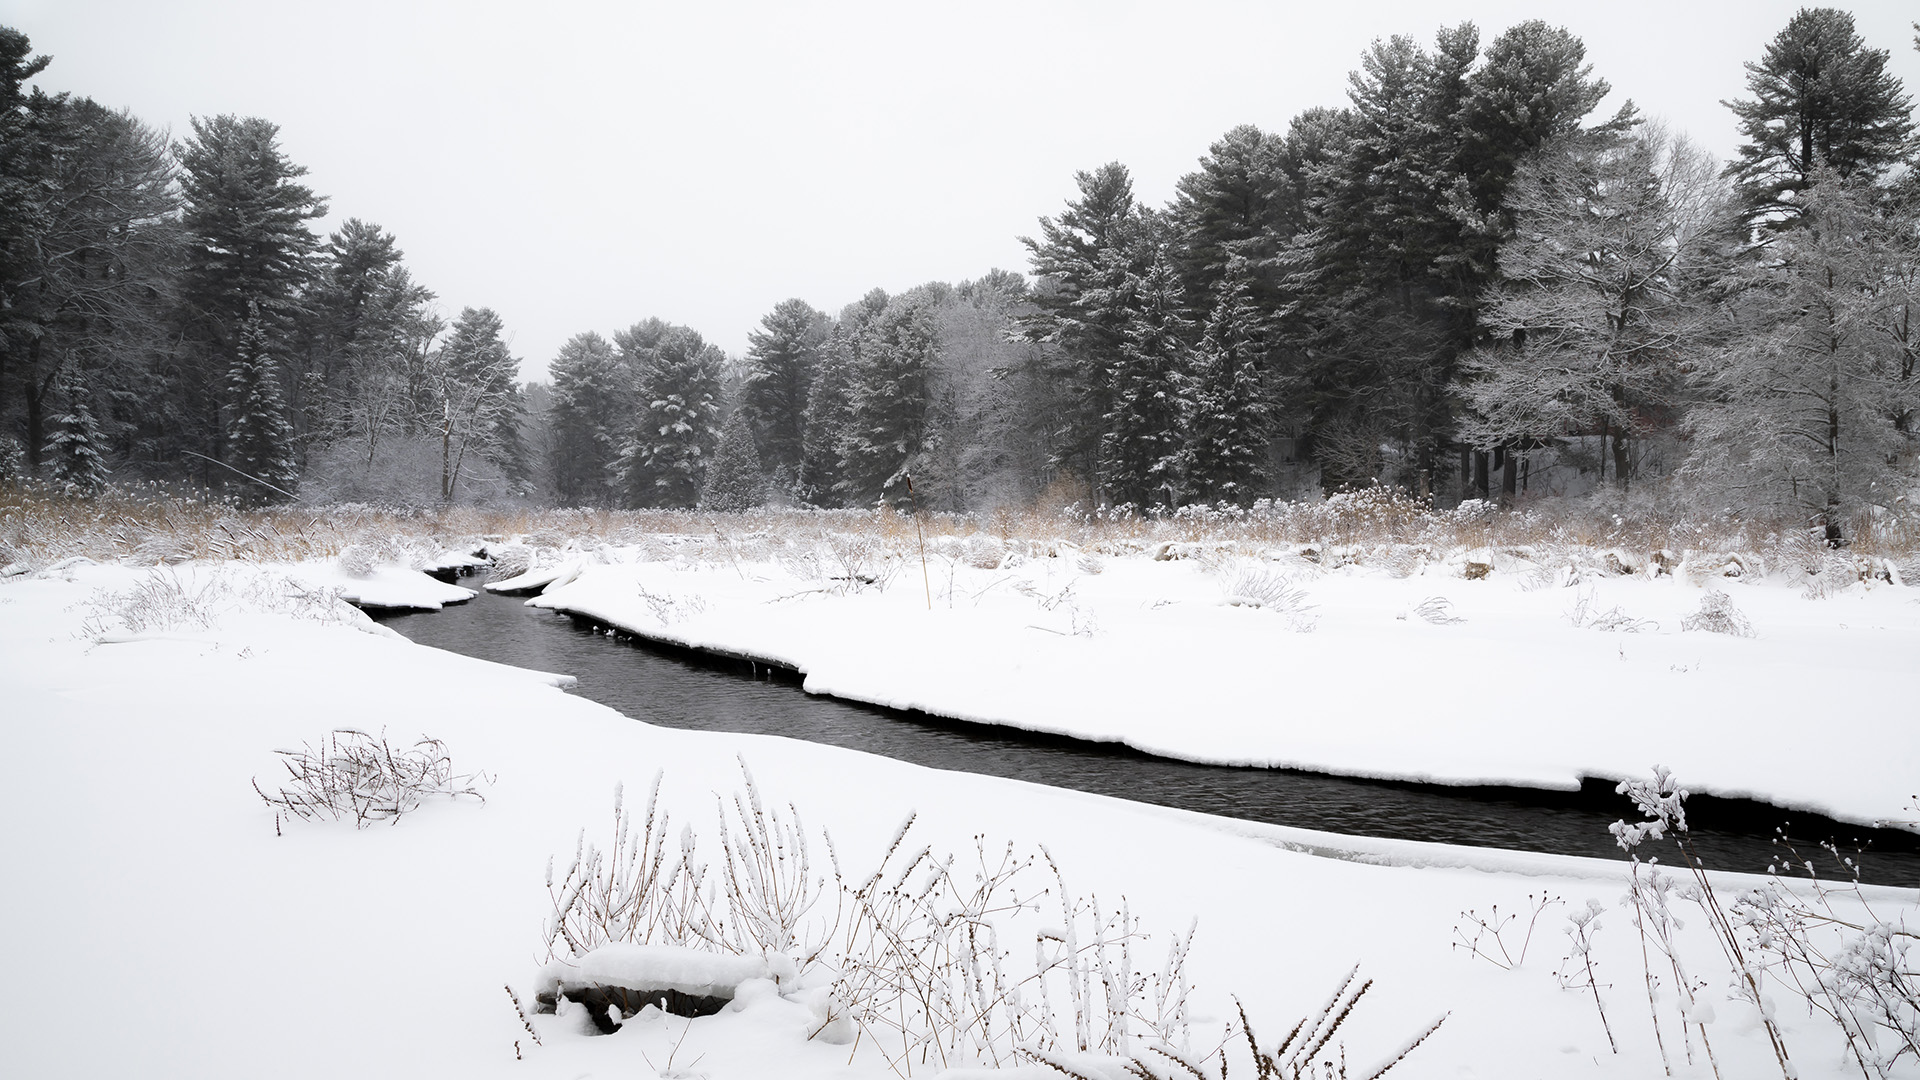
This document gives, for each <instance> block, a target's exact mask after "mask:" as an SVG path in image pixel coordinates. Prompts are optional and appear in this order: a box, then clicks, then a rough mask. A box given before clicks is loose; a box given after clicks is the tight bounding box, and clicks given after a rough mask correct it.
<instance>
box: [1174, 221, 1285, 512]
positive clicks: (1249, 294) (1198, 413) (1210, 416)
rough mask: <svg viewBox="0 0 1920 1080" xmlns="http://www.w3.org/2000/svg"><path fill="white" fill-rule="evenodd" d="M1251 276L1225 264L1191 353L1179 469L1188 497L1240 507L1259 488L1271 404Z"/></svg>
mask: <svg viewBox="0 0 1920 1080" xmlns="http://www.w3.org/2000/svg"><path fill="white" fill-rule="evenodd" d="M1251 278H1252V273H1251V270H1250V268H1249V267H1248V266H1247V265H1246V264H1245V263H1244V262H1242V261H1240V260H1238V259H1236V260H1234V261H1232V262H1231V263H1229V264H1228V266H1227V269H1226V274H1225V276H1224V277H1223V278H1222V279H1221V282H1220V285H1219V287H1218V288H1217V290H1216V296H1217V298H1216V300H1215V301H1214V305H1213V313H1212V315H1211V317H1210V318H1209V319H1208V320H1207V328H1206V332H1205V334H1204V335H1202V337H1201V340H1200V346H1199V348H1198V350H1197V351H1196V355H1195V360H1194V372H1193V377H1192V387H1191V390H1190V391H1189V401H1188V408H1189V410H1190V412H1189V415H1188V417H1187V419H1186V423H1185V425H1184V429H1185V431H1186V446H1185V447H1184V449H1183V453H1182V462H1183V466H1182V470H1181V471H1182V472H1183V473H1184V475H1185V479H1186V486H1187V493H1188V497H1189V498H1190V499H1193V500H1195V501H1200V502H1230V503H1236V504H1239V505H1242V506H1245V505H1247V504H1249V503H1251V502H1253V500H1254V499H1256V498H1258V497H1259V495H1260V494H1261V482H1262V481H1263V480H1264V478H1265V465H1266V448H1267V437H1268V431H1269V426H1268V425H1269V414H1270V412H1271V409H1270V406H1269V403H1268V400H1267V388H1266V385H1265V381H1264V380H1263V379H1262V377H1261V363H1260V360H1261V356H1262V354H1263V352H1264V343H1263V341H1262V324H1263V323H1264V321H1265V319H1264V317H1263V316H1262V313H1261V312H1260V310H1259V308H1258V307H1257V306H1256V305H1255V303H1254V299H1253V287H1252V282H1251Z"/></svg>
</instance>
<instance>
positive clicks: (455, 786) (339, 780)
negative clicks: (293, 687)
mask: <svg viewBox="0 0 1920 1080" xmlns="http://www.w3.org/2000/svg"><path fill="white" fill-rule="evenodd" d="M274 753H276V754H279V755H280V763H281V764H282V765H283V766H285V768H286V770H287V779H286V780H284V781H282V783H283V784H285V785H287V786H284V787H282V788H280V790H279V791H277V792H275V793H273V794H271V795H269V794H268V793H267V792H266V791H265V789H263V788H261V786H260V781H259V779H258V778H255V779H254V781H253V790H254V791H255V792H256V793H258V794H259V796H260V797H261V798H262V799H264V800H266V803H267V805H268V806H271V807H273V809H274V815H273V827H274V831H275V832H279V831H280V828H281V821H282V819H283V818H285V819H287V820H291V819H293V818H300V819H302V820H314V819H317V818H328V819H331V820H334V821H338V820H340V819H342V818H351V819H353V825H354V828H356V829H363V828H365V827H366V826H368V825H369V824H372V823H373V822H376V821H386V822H389V823H397V822H398V821H399V820H400V818H401V817H402V816H404V815H405V814H408V813H410V812H412V811H414V810H417V809H419V808H420V806H421V805H422V804H424V803H425V802H426V801H427V800H428V799H431V798H434V797H435V796H446V797H448V798H459V797H461V796H471V797H473V798H475V799H479V800H480V801H481V802H485V801H486V799H485V798H484V797H483V796H482V795H481V794H480V792H479V790H478V789H477V788H476V787H475V781H479V780H484V777H482V776H481V774H479V773H467V774H464V775H456V774H455V773H454V771H453V759H452V758H450V757H449V756H448V755H447V747H446V744H445V743H442V742H441V741H440V740H439V739H431V738H421V739H420V740H418V741H416V742H415V743H414V744H413V746H412V747H411V748H409V749H403V750H395V749H394V748H393V747H392V746H391V745H389V744H388V742H387V739H386V736H385V735H384V734H383V735H380V736H378V737H376V736H373V735H369V734H367V733H366V732H364V731H359V730H356V729H354V728H336V729H335V730H334V731H333V732H332V733H331V734H329V735H328V736H327V738H326V739H325V740H323V741H321V742H320V743H319V744H318V745H313V744H303V745H302V746H301V747H300V748H299V749H297V750H276V751H274Z"/></svg>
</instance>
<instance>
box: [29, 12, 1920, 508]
mask: <svg viewBox="0 0 1920 1080" xmlns="http://www.w3.org/2000/svg"><path fill="white" fill-rule="evenodd" d="M6 33H7V34H8V35H9V36H7V37H5V38H4V55H3V56H0V65H3V66H4V68H5V71H6V73H7V74H6V76H5V79H6V80H7V81H5V82H4V83H0V92H5V93H6V94H7V95H8V96H7V98H6V100H5V101H4V102H0V106H4V115H0V138H3V139H4V142H0V185H4V186H3V187H0V199H3V200H4V204H3V205H0V211H4V221H5V223H6V224H5V234H4V235H3V236H0V260H4V261H3V262H0V305H4V306H3V307H0V318H4V319H5V325H4V333H3V334H0V364H3V365H4V366H3V367H0V394H4V395H5V396H4V398H0V419H3V420H4V421H5V423H6V428H5V429H4V430H5V431H6V433H7V434H6V435H5V436H4V438H7V439H10V440H11V441H12V443H13V446H14V448H15V449H14V450H13V452H12V454H13V458H14V459H16V460H15V461H14V463H13V464H12V465H11V466H10V467H11V468H14V469H16V470H21V471H30V472H35V473H38V474H41V475H46V476H52V477H55V478H58V479H60V480H61V481H62V482H66V483H71V484H74V485H76V486H79V487H81V488H85V487H87V486H89V485H92V484H97V483H99V482H101V480H102V478H104V476H105V475H106V474H107V472H108V470H111V471H112V473H113V475H115V476H116V477H117V476H120V475H121V474H122V473H123V471H125V472H127V473H130V474H131V475H135V476H146V475H152V476H165V477H171V478H176V479H190V480H193V481H196V482H202V483H207V484H209V485H222V484H230V485H231V486H232V488H233V490H236V491H239V492H242V493H243V494H245V495H246V496H247V497H250V498H264V497H283V496H281V495H279V494H276V493H277V492H288V491H294V490H296V485H304V487H302V488H299V490H302V492H303V494H306V495H307V496H308V497H323V496H324V497H329V498H373V497H379V498H389V499H404V500H413V501H419V500H424V499H454V498H466V499H503V498H515V499H524V500H529V501H538V502H557V503H561V504H568V505H595V506H664V507H686V506H705V507H711V508H717V509H724V508H734V507H740V506H747V505H756V504H760V503H765V502H780V503H790V504H803V505H819V506H840V505H851V506H859V505H871V504H872V503H873V502H874V501H875V500H889V501H893V502H897V503H901V504H905V503H907V502H909V501H911V502H914V503H916V504H917V505H919V506H921V507H925V508H938V509H973V508H980V507H985V506H990V505H995V504H1000V503H1026V502H1030V501H1032V500H1034V499H1036V498H1038V497H1040V496H1041V495H1042V493H1043V492H1046V491H1048V490H1049V489H1051V490H1053V491H1055V492H1057V493H1059V495H1060V497H1062V498H1072V499H1078V500H1080V501H1082V502H1083V503H1086V504H1089V505H1092V504H1102V503H1104V504H1109V505H1111V504H1130V505H1132V506H1135V507H1137V508H1142V509H1145V508H1151V507H1155V506H1165V507H1177V506H1180V505H1185V504H1190V503H1195V502H1205V503H1218V502H1228V503H1235V504H1242V505H1244V504H1248V503H1251V502H1253V501H1255V500H1258V499H1261V498H1268V497H1296V496H1300V495H1304V494H1308V493H1310V492H1312V491H1314V490H1335V489H1338V488H1341V487H1348V486H1366V485H1370V484H1375V483H1382V484H1390V485H1394V486H1397V487H1400V488H1403V489H1405V490H1407V491H1409V492H1412V493H1414V494H1416V495H1421V496H1430V497H1434V498H1438V499H1443V500H1453V499H1461V498H1469V497H1475V496H1480V497H1498V496H1503V495H1504V496H1518V495H1522V494H1530V493H1534V492H1539V491H1543V490H1550V491H1560V490H1568V489H1579V488H1582V487H1591V486H1594V485H1596V484H1608V485H1616V486H1619V487H1628V486H1633V485H1638V484H1639V483H1640V482H1641V481H1642V480H1644V479H1652V478H1656V477H1657V478H1661V479H1662V480H1663V482H1670V483H1671V484H1672V485H1673V488H1672V490H1676V491H1683V492H1685V493H1687V494H1688V496H1689V497H1691V498H1695V499H1699V500H1712V502H1711V504H1710V505H1714V506H1716V507H1717V506H1728V505H1731V506H1737V507H1739V508H1742V509H1746V510H1767V511H1773V512H1786V513H1791V514H1799V515H1803V516H1806V517H1808V518H1811V519H1816V520H1819V521H1821V522H1823V523H1825V524H1827V525H1829V526H1830V527H1832V528H1835V529H1837V528H1839V527H1840V525H1841V523H1842V522H1843V521H1845V520H1846V519H1848V518H1850V517H1851V516H1853V515H1854V514H1856V513H1858V512H1861V511H1862V510H1864V509H1867V508H1870V507H1875V506H1879V507H1894V506H1896V505H1902V500H1903V498H1904V497H1905V496H1906V495H1907V494H1908V493H1909V492H1910V490H1911V489H1912V486H1913V483H1914V466H1915V449H1916V447H1915V439H1916V437H1917V436H1916V410H1920V378H1917V377H1916V360H1917V359H1920V352H1917V349H1920V344H1917V342H1916V334H1920V331H1917V330H1916V328H1915V327H1914V326H1913V320H1912V313H1913V308H1914V306H1915V300H1916V295H1915V294H1916V292H1917V291H1920V179H1916V170H1915V161H1916V156H1917V155H1920V147H1917V145H1916V140H1915V137H1914V134H1915V128H1914V120H1913V113H1912V101H1911V99H1910V98H1909V97H1908V96H1907V95H1906V94H1905V93H1904V91H1903V88H1902V87H1901V86H1900V84H1899V82H1898V80H1897V79H1895V78H1894V77H1893V76H1892V75H1891V74H1890V73H1889V72H1888V71H1887V60H1888V53H1887V52H1886V51H1885V50H1884V49H1876V48H1873V47H1870V46H1869V45H1868V43H1866V42H1865V41H1863V40H1862V39H1861V38H1860V36H1859V35H1858V33H1857V32H1856V30H1855V27H1854V23H1853V20H1852V18H1851V17H1850V16H1849V15H1847V14H1846V13H1844V12H1841V11H1838V10H1834V9H1826V8H1816V9H1804V10H1802V11H1800V12H1799V13H1798V14H1796V15H1795V16H1794V17H1793V19H1792V20H1791V21H1790V22H1789V23H1788V25H1787V26H1786V27H1785V28H1784V29H1782V30H1781V31H1780V32H1779V34H1778V35H1777V36H1776V37H1775V38H1774V39H1773V41H1772V42H1771V43H1770V44H1769V45H1768V46H1767V48H1766V50H1765V52H1764V54H1763V55H1762V56H1760V57H1759V58H1757V59H1756V60H1755V61H1753V62H1751V63H1749V64H1748V65H1747V88H1748V95H1747V96H1746V97H1744V98H1742V99H1740V100H1737V101H1734V102H1731V103H1729V106H1730V108H1731V109H1732V111H1733V113H1734V116H1735V118H1736V120H1737V122H1738V124H1739V127H1740V130H1741V133H1742V135H1743V138H1744V140H1745V142H1744V145H1743V146H1742V147H1741V149H1740V151H1739V153H1738V155H1737V156H1736V158H1735V159H1734V160H1733V161H1731V162H1724V163H1723V162H1718V161H1714V160H1712V159H1711V157H1710V156H1709V155H1707V154H1705V153H1704V152H1702V151H1701V150H1699V149H1697V148H1696V147H1694V146H1692V145H1691V144H1689V143H1688V142H1687V140H1686V139H1685V138H1684V136H1682V135H1679V134H1678V133H1672V132H1667V131H1663V130H1660V129H1659V128H1658V127H1657V125H1654V124H1650V123H1648V122H1645V121H1644V120H1643V119H1642V118H1641V117H1640V116H1639V115H1638V113H1637V111H1636V110H1635V108H1634V107H1633V105H1631V104H1628V105H1626V106H1624V107H1623V108H1621V109H1619V110H1618V111H1616V112H1615V113H1613V114H1612V115H1609V116H1599V115H1596V114H1595V110H1596V108H1597V107H1598V105H1599V103H1600V102H1601V100H1602V99H1603V98H1605V97H1606V95H1607V93H1608V89H1609V88H1608V86H1607V84H1606V82H1605V81H1604V80H1602V79H1600V78H1598V77H1597V76H1595V74H1594V73H1593V71H1592V69H1591V66H1590V65H1588V64H1587V63H1586V61H1585V49H1584V46H1583V45H1582V44H1581V42H1580V41H1579V40H1578V39H1577V38H1576V37H1574V36H1573V35H1571V34H1569V33H1568V32H1567V31H1565V30H1563V29H1559V28H1555V27H1552V26H1550V25H1548V24H1546V23H1543V22H1537V21H1535V22H1527V23H1522V24H1520V25H1518V26H1515V27H1513V28H1511V29H1509V30H1507V31H1505V32H1504V33H1502V34H1500V35H1499V36H1498V37H1495V38H1494V39H1493V40H1491V41H1490V42H1486V43H1485V44H1484V47H1483V43H1482V42H1481V40H1480V35H1479V33H1478V31H1477V30H1476V29H1475V28H1474V27H1472V26H1471V25H1462V26H1458V27H1453V28H1448V29H1443V30H1442V31H1440V33H1439V34H1438V36H1437V37H1436V38H1435V40H1434V41H1433V43H1432V44H1431V45H1430V46H1424V45H1422V44H1420V43H1418V42H1416V41H1414V40H1413V39H1411V38H1406V37H1393V38H1389V39H1385V40H1381V41H1377V42H1375V43H1374V44H1373V46H1371V47H1370V48H1369V49H1368V50H1367V51H1366V52H1365V53H1364V54H1363V55H1362V57H1361V62H1360V67H1359V69H1358V70H1356V71H1354V72H1353V73H1352V74H1351V75H1350V77H1349V81H1348V93H1347V98H1348V103H1347V105H1346V106H1345V107H1342V108H1320V109H1311V110H1308V111H1307V112H1304V113H1302V114H1301V115H1299V116H1297V117H1295V118H1294V120H1293V121H1292V123H1291V124H1290V125H1289V127H1288V129H1287V130H1286V131H1285V133H1273V132H1265V131H1261V130H1259V129H1257V128H1254V127H1250V126H1249V127H1239V128H1235V129H1234V130H1232V131H1230V132H1228V133H1226V134H1225V135H1224V136H1223V137H1222V138H1220V139H1219V140H1218V141H1217V142H1215V143H1214V144H1213V145H1212V146H1211V147H1210V148H1209V149H1208V152H1207V154H1206V156H1204V157H1203V158H1202V159H1201V160H1200V162H1199V167H1198V168H1197V169H1196V170H1195V171H1194V172H1192V173H1191V174H1189V175H1187V176H1185V177H1183V178H1182V179H1181V180H1180V182H1179V184H1178V186H1177V194H1176V197H1175V198H1174V200H1173V201H1172V203H1171V204H1169V205H1167V206H1164V207H1152V206H1147V205H1143V204H1142V203H1140V202H1139V201H1138V200H1137V199H1136V198H1135V195H1134V193H1133V190H1132V185H1131V180H1130V177H1129V174H1128V172H1127V169H1126V168H1125V166H1124V165H1121V164H1119V163H1112V164H1108V165H1105V166H1102V167H1100V168H1098V169H1094V170H1091V171H1089V172H1085V173H1081V174H1079V175H1078V176H1077V177H1076V179H1077V183H1078V192H1077V194H1076V196H1075V198H1073V199H1072V200H1071V201H1070V202H1069V203H1068V205H1067V206H1066V207H1065V209H1064V210H1062V211H1061V212H1060V213H1059V214H1057V215H1055V216H1052V217H1048V218H1043V219H1041V221H1040V223H1039V226H1040V227H1039V230H1038V232H1037V234H1036V235H1035V236H1033V237H1030V238H1025V240H1024V242H1025V244H1026V246H1027V248H1028V251H1029V254H1030V258H1031V267H1030V269H1031V273H1032V276H1031V278H1030V279H1029V278H1024V277H1022V276H1020V275H1018V274H1013V273H1007V272H1003V271H993V272H991V273H989V274H987V275H986V276H984V277H982V278H980V279H978V280H976V281H970V282H963V283H961V284H959V285H957V286H954V285H947V284H943V283H930V284H927V285H922V286H919V287H916V288H913V289H909V290H907V291H905V292H902V293H900V294H898V295H888V294H887V293H885V292H882V291H879V290H875V291H874V292H872V293H869V294H868V295H867V296H865V297H862V298H860V299H859V300H857V301H855V302H854V303H852V304H849V305H847V306H846V307H845V308H843V309H841V310H840V311H839V312H837V313H829V312H821V311H817V310H815V309H813V308H812V307H810V306H809V305H807V304H806V303H804V302H802V301H799V300H790V301H787V302H785V303H782V304H780V305H779V306H778V307H776V308H775V309H774V310H773V311H772V312H770V313H769V314H768V315H767V316H766V317H765V318H764V319H763V320H762V322H761V325H760V327H759V328H758V329H757V330H756V331H755V332H754V333H753V334H752V335H751V336H750V342H751V347H750V348H749V350H748V352H747V354H746V355H745V356H744V357H737V358H733V357H728V356H726V355H724V354H723V353H722V352H721V351H720V350H718V349H717V348H715V347H713V346H712V345H710V344H708V343H707V342H706V341H705V340H704V339H702V337H701V336H700V335H699V334H698V333H697V332H695V331H693V330H691V329H689V328H686V327H681V326H674V325H670V324H668V323H665V322H662V321H659V320H646V321H642V322H640V323H637V324H634V325H633V326H631V327H630V328H628V329H626V330H624V331H621V332H618V333H614V334H613V335H612V337H611V339H610V340H609V339H608V338H607V337H603V336H601V335H600V334H598V333H583V334H580V335H578V336H576V337H574V338H573V339H572V340H570V341H569V342H568V343H567V344H566V346H565V347H564V348H563V349H562V350H561V352H560V354H559V355H558V356H557V357H555V358H554V359H553V361H552V365H551V370H552V383H551V385H550V386H532V387H525V388H518V387H515V386H514V384H513V374H512V373H513V370H514V362H513V360H512V358H511V357H510V356H508V355H507V353H506V350H505V348H504V346H502V345H501V344H500V341H501V331H500V325H499V320H498V318H497V316H494V315H493V314H492V313H491V312H488V311H484V310H478V311H474V310H470V311H467V312H464V313H463V314H462V315H461V317H460V318H459V319H457V320H455V321H454V323H453V325H452V326H451V328H449V327H446V326H443V325H442V324H441V322H440V321H439V320H438V318H437V317H436V316H435V315H434V314H433V308H432V305H431V301H432V296H431V294H430V293H428V292H426V291H425V290H424V289H423V288H421V287H420V286H419V285H417V284H415V283H414V282H412V281H411V279H410V278H409V276H408V275H407V273H406V270H405V267H404V266H403V265H402V264H401V261H400V254H399V252H398V250H397V249H396V248H395V246H394V240H393V238H392V237H391V236H388V235H387V234H385V233H383V232H382V231H380V230H379V229H377V228H375V227H373V226H370V225H366V224H363V223H361V222H358V221H350V222H348V223H347V224H346V225H345V226H343V227H342V228H341V230H340V231H339V232H337V233H335V234H334V235H333V236H332V237H330V238H328V239H327V240H326V241H325V242H324V243H322V242H320V241H319V240H318V239H317V238H316V237H314V236H313V235H312V233H311V232H310V231H309V229H308V227H307V222H309V221H311V220H312V219H313V218H315V217H317V216H319V215H320V214H321V213H322V212H323V211H324V206H323V204H322V202H321V200H319V199H318V198H317V197H316V196H314V195H313V194H312V193H311V192H310V191H308V190H307V189H306V188H304V187H302V186H300V185H299V184H298V183H297V180H298V177H299V176H300V174H301V170H300V169H298V168H297V167H296V166H293V165H291V164H290V163H288V162H286V161H285V160H284V158H282V157H281V156H280V154H279V152H278V150H277V148H276V147H275V145H274V129H273V127H272V125H270V124H267V123H265V122H264V121H259V120H250V119H248V120H242V119H236V118H231V117H220V118H216V119H214V120H211V121H198V120H197V121H195V123H194V131H193V134H192V136H191V137H189V138H187V139H184V140H182V141H181V142H179V143H178V144H177V145H172V146H169V145H167V143H166V141H165V140H164V139H162V138H160V137H159V136H157V135H156V134H154V133H153V132H152V131H151V130H149V129H147V128H145V127H144V126H142V125H141V124H140V123H139V122H138V121H137V120H135V119H134V118H132V117H130V116H127V115H125V114H122V113H113V112H110V111H107V110H104V109H101V108H100V107H98V106H96V105H94V104H93V103H91V102H88V101H85V100H69V99H67V98H64V97H48V96H46V95H42V94H40V93H39V92H38V91H37V90H35V91H34V92H33V93H31V94H26V93H23V91H22V89H21V88H22V87H23V86H24V84H25V82H26V80H27V79H28V78H30V77H31V76H32V75H33V74H34V73H35V72H36V71H37V70H39V65H41V64H43V63H44V61H42V60H36V59H34V58H33V57H32V56H31V54H30V51H29V50H28V48H27V41H26V39H25V38H24V37H23V36H21V35H19V34H17V33H13V32H10V31H9V32H6ZM1914 44H1915V46H1916V47H1920V27H1917V28H1916V41H1915V43H1914ZM249 200H252V201H249ZM0 467H7V466H0ZM241 474H244V478H243V477H242V475H241ZM909 486H911V492H909Z"/></svg>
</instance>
